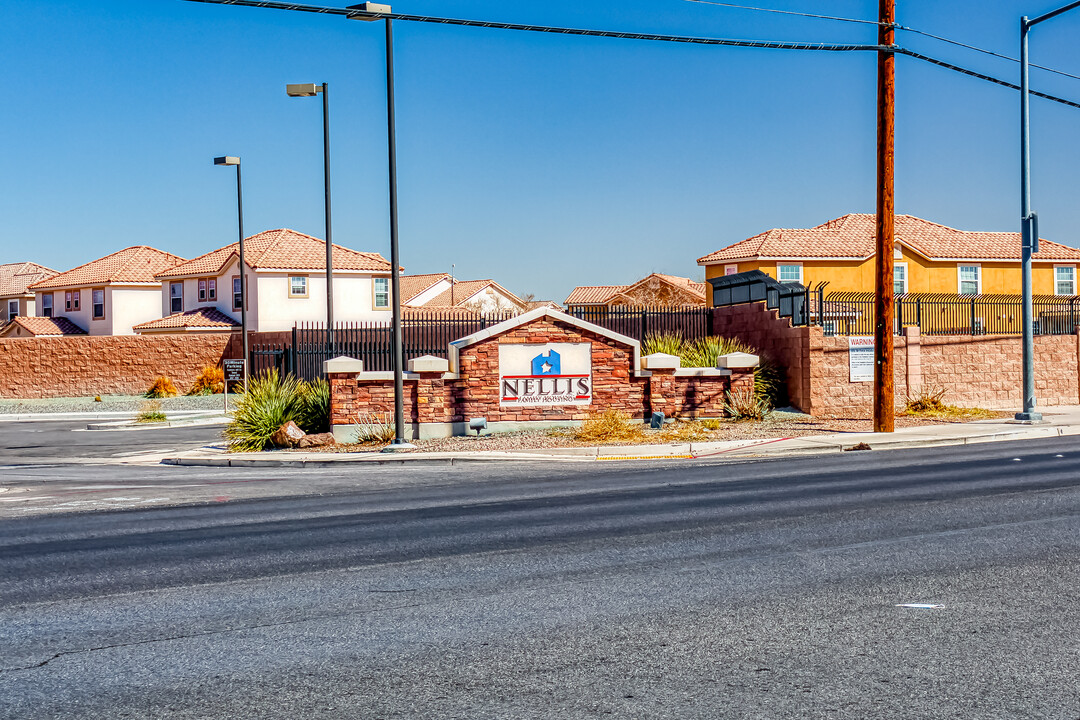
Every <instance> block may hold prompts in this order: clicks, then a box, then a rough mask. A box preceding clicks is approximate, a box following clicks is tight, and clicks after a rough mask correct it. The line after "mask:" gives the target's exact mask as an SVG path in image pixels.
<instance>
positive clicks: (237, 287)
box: [232, 277, 244, 310]
mask: <svg viewBox="0 0 1080 720" xmlns="http://www.w3.org/2000/svg"><path fill="white" fill-rule="evenodd" d="M242 290H243V288H242V287H241V284H240V278H239V277H234V278H233V279H232V309H233V310H241V309H243V307H244V296H243V294H242V292H241V291H242Z"/></svg>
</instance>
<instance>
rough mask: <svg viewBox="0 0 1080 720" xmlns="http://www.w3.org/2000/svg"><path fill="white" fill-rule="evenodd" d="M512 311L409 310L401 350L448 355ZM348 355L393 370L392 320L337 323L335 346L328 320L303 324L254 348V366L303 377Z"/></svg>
mask: <svg viewBox="0 0 1080 720" xmlns="http://www.w3.org/2000/svg"><path fill="white" fill-rule="evenodd" d="M515 314H516V313H513V312H496V313H484V314H480V313H474V312H469V311H459V310H450V311H425V312H408V311H407V312H406V314H405V315H404V316H403V317H402V319H401V331H402V353H403V355H404V359H405V361H406V362H407V361H408V360H410V359H412V358H415V357H421V356H423V355H434V356H435V357H443V358H445V357H447V354H448V346H449V344H450V342H451V341H452V340H458V339H460V338H463V337H467V336H468V335H471V334H473V333H475V332H478V331H480V330H483V329H485V328H488V327H491V326H492V325H495V324H497V323H500V322H502V321H504V320H508V319H509V318H511V317H514V316H515ZM341 355H345V356H347V357H352V358H357V359H359V360H363V361H364V369H365V370H372V371H384V372H386V371H392V370H393V369H394V337H393V329H392V328H391V326H390V324H389V322H355V323H342V324H337V325H335V326H334V346H333V348H331V347H330V344H329V338H328V333H327V331H326V326H325V324H321V323H304V324H301V325H297V326H295V327H294V328H293V330H292V338H291V340H289V341H287V342H284V343H277V344H255V345H253V346H252V348H251V369H252V372H253V373H256V374H257V373H259V372H262V371H264V370H268V369H270V368H276V369H277V370H278V372H281V373H291V374H293V375H296V376H297V377H298V378H301V379H304V380H313V379H315V378H321V377H324V373H323V362H324V361H325V360H329V359H330V358H333V357H338V356H341Z"/></svg>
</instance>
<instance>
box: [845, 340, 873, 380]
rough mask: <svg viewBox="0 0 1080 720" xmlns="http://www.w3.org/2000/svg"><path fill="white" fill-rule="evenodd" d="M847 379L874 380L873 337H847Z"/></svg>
mask: <svg viewBox="0 0 1080 720" xmlns="http://www.w3.org/2000/svg"><path fill="white" fill-rule="evenodd" d="M848 379H849V380H850V381H851V382H874V338H872V337H849V338H848Z"/></svg>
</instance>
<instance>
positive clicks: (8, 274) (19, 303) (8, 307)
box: [0, 262, 56, 325]
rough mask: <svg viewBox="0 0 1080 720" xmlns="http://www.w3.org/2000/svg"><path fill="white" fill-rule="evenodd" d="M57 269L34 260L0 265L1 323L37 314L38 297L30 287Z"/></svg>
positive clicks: (54, 273) (51, 274)
mask: <svg viewBox="0 0 1080 720" xmlns="http://www.w3.org/2000/svg"><path fill="white" fill-rule="evenodd" d="M53 275H56V271H55V270H53V269H51V268H47V267H45V266H44V265H38V264H37V263H32V262H19V263H7V264H4V265H0V325H3V324H4V323H5V322H9V321H11V320H14V319H15V318H17V317H33V316H34V315H36V314H37V299H36V297H35V296H34V291H33V290H30V289H29V287H30V286H31V285H33V284H34V283H36V282H40V281H42V280H44V279H45V278H48V277H52V276H53Z"/></svg>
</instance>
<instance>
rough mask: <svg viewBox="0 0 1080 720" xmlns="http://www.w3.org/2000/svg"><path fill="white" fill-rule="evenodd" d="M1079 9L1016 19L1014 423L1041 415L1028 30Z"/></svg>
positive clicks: (1077, 4) (1074, 5)
mask: <svg viewBox="0 0 1080 720" xmlns="http://www.w3.org/2000/svg"><path fill="white" fill-rule="evenodd" d="M1077 7H1080V0H1077V2H1072V3H1069V4H1068V5H1066V6H1064V7H1061V8H1058V9H1057V10H1054V11H1052V12H1048V13H1046V14H1045V15H1040V16H1038V17H1037V18H1035V19H1033V20H1028V19H1027V16H1026V15H1025V16H1024V17H1022V18H1020V237H1021V241H1020V252H1021V256H1020V285H1021V292H1022V293H1023V296H1024V299H1023V302H1022V307H1021V319H1022V320H1023V325H1024V329H1023V332H1024V339H1023V394H1024V408H1023V410H1022V411H1020V412H1018V413H1016V419H1017V420H1024V421H1029V422H1037V421H1039V420H1042V413H1040V412H1038V411H1037V410H1036V409H1035V327H1034V320H1033V315H1034V312H1033V308H1032V301H1031V256H1032V255H1034V254H1035V253H1037V252H1038V251H1039V223H1038V217H1037V216H1036V215H1035V213H1033V212H1032V211H1031V129H1030V124H1029V122H1030V107H1029V105H1030V103H1029V99H1030V95H1029V92H1028V31H1029V30H1031V28H1032V27H1033V26H1035V25H1038V24H1039V23H1041V22H1044V21H1046V20H1049V19H1050V18H1053V17H1057V16H1058V15H1060V14H1062V13H1064V12H1068V11H1069V10H1072V9H1073V8H1077Z"/></svg>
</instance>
